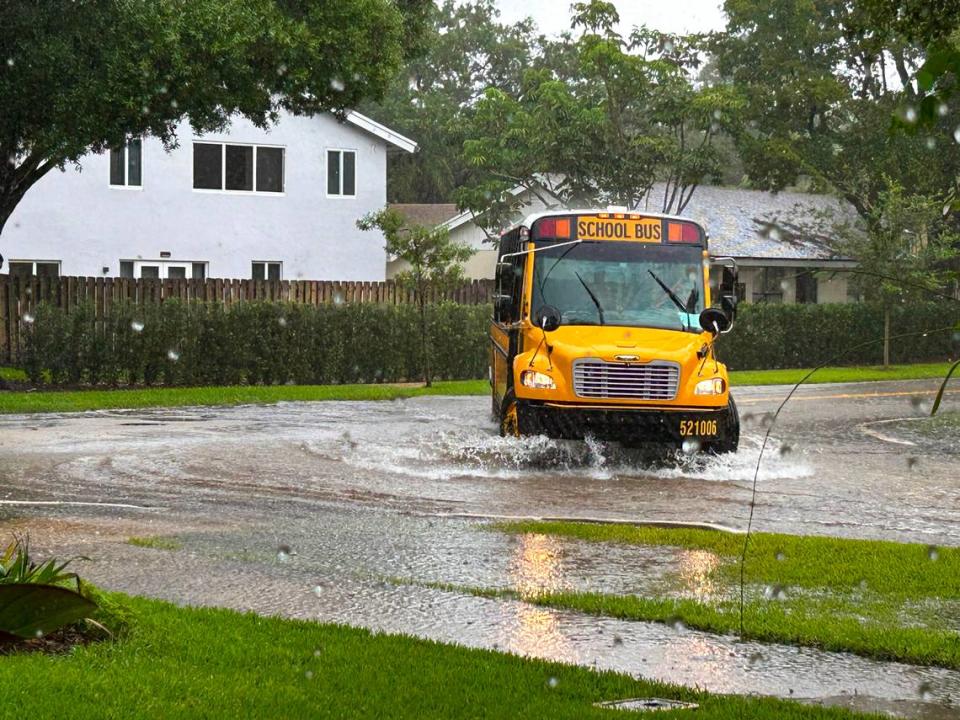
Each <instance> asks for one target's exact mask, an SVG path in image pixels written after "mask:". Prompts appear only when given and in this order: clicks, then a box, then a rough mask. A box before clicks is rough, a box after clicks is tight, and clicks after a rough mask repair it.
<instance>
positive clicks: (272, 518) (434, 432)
mask: <svg viewBox="0 0 960 720" xmlns="http://www.w3.org/2000/svg"><path fill="white" fill-rule="evenodd" d="M935 388H936V382H935V381H907V382H899V383H869V384H847V385H812V386H808V387H803V388H801V389H800V390H799V391H798V392H797V393H796V395H795V396H794V398H793V399H792V400H791V401H790V402H789V403H788V404H787V405H786V406H785V408H784V409H783V411H782V412H781V414H780V416H779V417H778V418H777V420H776V422H775V424H773V426H772V427H770V422H771V419H772V413H773V412H774V411H775V410H776V408H777V407H778V405H779V404H780V402H781V401H782V400H783V398H784V397H785V395H786V393H787V392H788V390H789V388H785V387H779V386H778V387H764V388H740V389H738V391H737V400H738V404H739V406H740V410H741V414H742V415H743V417H744V438H743V443H742V448H741V451H740V452H739V453H737V454H736V455H734V456H728V457H723V458H712V459H708V460H705V459H703V458H699V457H695V456H694V457H689V458H680V460H679V461H678V462H676V463H672V464H669V465H667V466H663V465H662V464H655V465H652V464H650V463H649V461H646V460H644V459H643V458H641V457H639V456H637V455H636V454H633V453H630V452H625V451H622V450H619V449H617V448H613V447H609V446H602V445H599V444H596V443H557V442H552V441H549V440H546V439H544V438H535V439H527V440H515V439H502V438H499V437H497V435H496V428H495V426H494V424H493V422H492V421H491V420H490V418H489V401H488V400H487V399H486V398H481V397H469V398H446V397H429V398H419V399H415V400H405V401H391V402H380V403H341V402H323V403H281V404H278V405H272V406H242V407H234V408H216V409H211V408H186V409H182V408H181V409H172V410H138V411H104V412H95V413H82V414H69V415H33V416H4V417H0V503H2V504H0V529H2V530H10V529H13V528H21V529H26V530H29V532H30V534H31V538H32V540H33V543H34V545H35V547H36V548H37V550H38V551H40V552H45V551H49V552H55V553H56V554H57V555H60V556H70V555H83V556H86V557H89V558H90V560H88V561H78V563H77V570H78V571H79V572H81V573H82V574H83V575H84V576H86V577H89V578H90V579H91V580H93V581H95V582H98V583H101V584H103V585H104V586H106V587H110V588H112V589H117V590H123V591H127V592H132V593H139V594H145V595H150V596H154V597H158V598H164V599H168V600H172V601H175V602H178V603H184V604H199V605H222V606H227V607H234V608H238V609H244V610H247V609H249V610H255V611H257V612H262V613H269V614H282V615H286V616H291V617H300V618H310V619H318V620H323V621H335V622H346V623H351V624H356V625H363V626H367V627H371V628H376V629H380V630H383V631H389V632H404V633H412V634H417V635H421V636H424V637H430V638H433V639H437V640H442V641H448V642H459V643H462V644H465V645H470V646H480V647H497V648H499V649H503V650H507V651H511V652H518V653H522V654H529V655H534V656H539V657H546V658H551V659H557V660H563V661H568V662H574V663H579V664H585V665H596V666H598V667H602V668H610V669H615V670H620V671H624V672H629V673H632V674H635V675H643V676H646V677H652V678H657V679H662V680H668V681H671V682H678V683H683V684H687V685H696V686H700V687H703V688H705V689H708V690H712V691H715V692H737V693H761V694H773V695H780V696H784V697H794V698H805V699H812V700H814V701H819V702H827V703H831V704H844V705H848V706H851V707H858V708H864V709H878V710H885V711H889V712H891V713H894V714H898V715H903V716H909V717H918V718H946V717H960V713H958V712H956V711H955V710H954V708H953V707H952V705H949V704H948V703H949V701H950V699H951V698H958V697H960V673H957V672H953V671H946V670H940V669H934V668H915V667H910V666H905V665H899V664H896V663H880V662H875V661H870V660H866V659H863V658H857V657H853V656H850V655H846V654H841V653H825V652H820V651H816V650H811V649H797V648H791V647H785V646H776V645H759V644H754V643H739V642H737V641H736V640H735V639H734V638H728V637H718V636H714V635H710V634H707V633H700V632H695V631H691V630H688V629H686V628H683V627H670V626H665V625H657V624H648V623H630V622H623V621H616V620H604V619H597V618H594V617H588V616H583V615H580V614H577V613H572V612H564V611H556V610H549V609H544V608H538V607H535V606H532V605H529V604H527V603H523V602H520V601H513V600H492V599H485V598H479V597H472V596H469V595H465V594H462V593H457V592H451V591H446V590H441V589H436V588H432V587H426V586H425V585H426V584H430V583H449V584H454V585H462V586H479V587H488V588H504V589H517V590H521V591H524V592H528V591H535V590H537V589H541V588H542V589H553V590H557V589H588V590H589V589H592V590H602V591H605V592H615V593H639V594H643V593H644V592H657V593H659V594H663V593H664V592H669V593H674V594H679V595H681V596H687V597H710V596H711V595H713V594H715V593H716V592H717V590H716V588H713V587H711V586H710V583H709V575H708V570H709V568H710V567H711V564H712V563H714V562H716V559H715V558H713V557H712V556H710V555H709V554H708V553H697V552H690V551H671V550H664V549H662V548H660V549H656V550H651V549H642V548H640V549H638V548H622V547H608V546H601V545H595V544H589V543H583V542H578V541H573V540H558V539H556V538H549V537H544V536H539V535H524V536H509V535H505V534H502V533H498V532H494V531H492V530H490V529H489V528H488V527H487V523H488V522H489V520H491V519H497V518H502V517H569V518H585V519H602V520H613V521H625V522H638V521H677V522H707V523H714V524H720V525H724V526H727V527H731V528H735V529H742V528H744V527H745V524H746V521H747V517H748V514H749V503H750V500H751V488H752V485H753V478H754V472H755V469H756V467H757V464H758V463H757V461H758V455H759V448H760V445H761V443H762V438H763V436H764V434H765V433H766V431H767V429H768V428H769V429H770V438H769V440H768V442H767V445H766V448H765V451H764V457H763V459H762V462H760V464H759V466H760V470H759V473H758V475H757V482H756V487H757V496H756V511H755V518H754V527H755V528H756V529H759V530H769V531H774V532H787V533H804V534H824V535H841V536H845V537H865V538H887V539H895V540H905V541H917V542H923V543H927V544H931V545H960V512H958V510H960V473H958V472H957V471H958V468H960V463H958V453H960V443H957V442H956V439H955V438H953V437H951V436H950V434H949V433H948V434H944V433H939V434H936V433H935V434H925V433H920V432H917V431H916V427H917V420H918V419H919V418H921V417H922V416H923V415H924V414H925V413H926V412H929V403H930V401H931V400H932V397H933V392H934V390H935ZM958 406H960V394H958V393H956V392H954V393H951V394H950V395H948V396H947V398H946V400H945V409H950V408H951V407H953V408H955V407H958ZM152 535H170V536H172V537H175V538H177V540H178V541H179V542H180V543H181V544H182V548H181V549H179V550H176V551H166V550H155V549H149V548H139V547H134V546H131V545H129V544H127V543H126V542H125V541H126V539H127V538H129V537H131V536H152ZM287 549H288V550H289V552H286V551H285V550H287ZM668 577H680V578H681V584H680V587H676V585H675V583H673V582H670V583H667V580H666V578H668ZM665 588H669V589H668V590H665ZM918 688H923V695H924V696H923V697H920V694H921V693H920V691H919V690H918Z"/></svg>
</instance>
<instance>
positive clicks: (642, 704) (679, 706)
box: [595, 698, 699, 712]
mask: <svg viewBox="0 0 960 720" xmlns="http://www.w3.org/2000/svg"><path fill="white" fill-rule="evenodd" d="M595 704H596V706H597V707H601V708H606V709H607V710H629V711H631V712H660V711H667V710H694V709H696V708H697V707H699V706H698V705H697V704H696V703H689V702H680V701H679V700H664V699H663V698H632V699H630V700H610V701H607V702H599V703H595Z"/></svg>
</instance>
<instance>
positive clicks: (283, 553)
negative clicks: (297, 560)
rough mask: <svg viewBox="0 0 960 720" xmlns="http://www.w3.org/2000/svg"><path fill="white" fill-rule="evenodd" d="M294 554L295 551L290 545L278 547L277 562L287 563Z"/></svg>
mask: <svg viewBox="0 0 960 720" xmlns="http://www.w3.org/2000/svg"><path fill="white" fill-rule="evenodd" d="M293 554H294V553H293V550H291V549H290V546H289V545H280V546H278V547H277V560H279V561H280V562H286V561H287V560H289V559H290V556H291V555H293Z"/></svg>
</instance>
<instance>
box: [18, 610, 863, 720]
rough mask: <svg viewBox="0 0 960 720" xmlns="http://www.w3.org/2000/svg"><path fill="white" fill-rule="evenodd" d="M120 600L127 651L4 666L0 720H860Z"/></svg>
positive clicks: (552, 666) (100, 650)
mask: <svg viewBox="0 0 960 720" xmlns="http://www.w3.org/2000/svg"><path fill="white" fill-rule="evenodd" d="M114 597H115V598H118V600H119V602H120V603H121V604H123V605H124V606H127V607H128V608H130V609H131V610H132V618H131V628H130V629H129V630H128V632H127V633H126V634H125V635H124V636H123V637H121V639H119V640H117V641H114V642H103V643H97V644H93V645H89V646H85V647H77V648H75V649H74V650H73V651H72V652H71V653H70V654H68V655H62V656H50V655H41V654H15V655H11V656H8V657H5V658H0V687H2V688H4V691H3V702H2V703H0V717H2V718H10V719H11V720H13V719H16V720H20V719H21V718H66V717H69V718H72V719H82V718H91V719H92V718H97V719H99V718H108V717H112V718H198V717H204V718H360V717H370V718H373V717H389V718H479V717H483V718H537V719H541V718H615V717H620V715H619V714H617V711H611V710H603V709H600V708H596V707H593V703H595V702H598V701H601V700H611V699H623V698H629V697H649V696H656V697H666V698H675V699H682V700H692V701H695V702H698V703H700V708H699V709H698V710H695V711H679V712H675V713H671V714H670V717H671V718H678V719H680V718H690V719H691V720H708V719H709V720H742V719H743V718H750V719H751V720H800V719H807V718H809V719H811V720H813V719H821V720H828V719H835V720H841V719H842V718H854V717H858V716H856V715H854V714H852V713H849V712H847V711H844V710H839V709H823V708H818V707H808V706H803V705H799V704H795V703H790V702H784V701H779V700H773V699H757V698H743V697H736V696H711V695H706V694H703V693H698V692H696V691H693V690H688V689H683V688H677V687H673V686H667V685H663V684H659V683H653V682H645V681H642V680H635V679H633V678H630V677H628V676H626V675H621V674H616V673H612V672H595V671H591V670H588V669H586V668H581V667H574V666H569V665H560V664H556V663H549V662H543V661H538V660H527V659H522V658H520V657H517V656H513V655H507V654H503V653H498V652H493V651H485V650H470V649H466V648H462V647H457V646H453V645H442V644H439V643H433V642H428V641H423V640H416V639H412V638H408V637H403V636H396V635H382V634H381V635H376V634H371V633H369V632H367V631H364V630H357V629H351V628H346V627H343V626H333V625H320V624H317V623H311V622H299V621H292V620H284V619H279V618H264V617H260V616H257V615H253V614H239V613H235V612H231V611H228V610H210V609H190V608H177V607H175V606H173V605H169V604H167V603H162V602H158V601H153V600H146V599H142V598H128V597H124V596H114Z"/></svg>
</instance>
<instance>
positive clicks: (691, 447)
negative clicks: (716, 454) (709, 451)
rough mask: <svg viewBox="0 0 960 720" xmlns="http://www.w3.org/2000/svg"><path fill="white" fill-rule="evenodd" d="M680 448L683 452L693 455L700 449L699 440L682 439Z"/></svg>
mask: <svg viewBox="0 0 960 720" xmlns="http://www.w3.org/2000/svg"><path fill="white" fill-rule="evenodd" d="M681 448H682V449H683V452H684V453H685V454H687V455H693V454H694V453H695V452H697V451H699V450H700V442H699V441H698V440H684V441H683V445H682V446H681Z"/></svg>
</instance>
